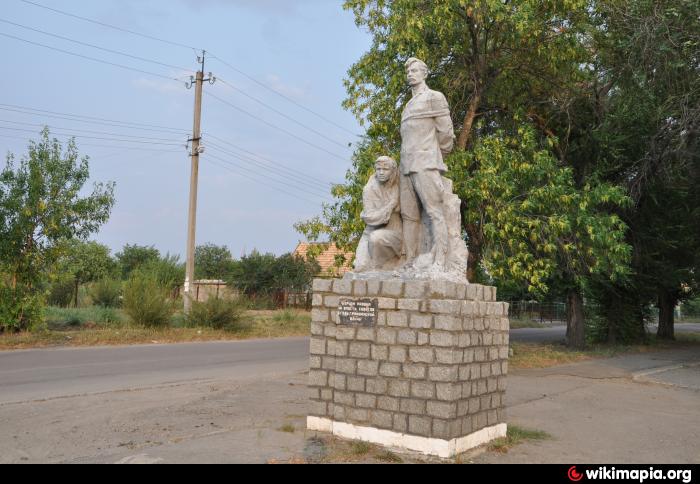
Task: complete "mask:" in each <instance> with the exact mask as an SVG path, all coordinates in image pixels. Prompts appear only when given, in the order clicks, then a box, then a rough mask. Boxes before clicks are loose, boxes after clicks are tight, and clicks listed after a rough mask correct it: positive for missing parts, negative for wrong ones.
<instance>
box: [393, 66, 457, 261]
mask: <svg viewBox="0 0 700 484" xmlns="http://www.w3.org/2000/svg"><path fill="white" fill-rule="evenodd" d="M406 75H407V78H408V83H409V85H410V86H411V89H412V91H413V98H412V99H411V100H410V101H409V102H408V104H407V105H406V108H405V109H404V111H403V115H402V117H401V180H400V185H401V217H402V219H403V238H404V241H403V243H404V252H405V254H404V255H405V260H406V267H416V266H419V267H420V268H427V267H429V266H433V267H434V268H435V269H437V270H438V271H440V270H444V269H445V266H446V264H447V257H448V250H449V248H450V235H449V234H448V226H447V221H446V213H445V201H446V200H445V196H446V188H448V187H445V185H444V184H443V178H442V175H443V173H445V172H447V167H446V166H445V163H444V162H443V156H445V155H447V154H448V153H450V152H451V151H452V147H453V144H454V130H453V126H452V119H451V118H450V109H449V106H448V104H447V100H446V99H445V96H444V95H443V94H442V93H440V92H437V91H433V90H431V89H429V88H428V86H427V85H426V83H425V79H426V78H427V76H428V66H427V65H426V64H425V63H424V62H423V61H421V60H419V59H416V58H415V57H411V58H410V59H408V61H406ZM449 188H450V193H451V187H449ZM424 227H425V228H424ZM419 256H420V258H419ZM417 259H418V260H417Z"/></svg>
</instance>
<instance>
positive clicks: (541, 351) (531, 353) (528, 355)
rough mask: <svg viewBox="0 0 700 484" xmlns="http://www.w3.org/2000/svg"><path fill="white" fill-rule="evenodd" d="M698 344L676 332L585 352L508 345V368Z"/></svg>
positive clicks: (697, 338)
mask: <svg viewBox="0 0 700 484" xmlns="http://www.w3.org/2000/svg"><path fill="white" fill-rule="evenodd" d="M699 343H700V333H676V340H675V341H666V340H658V339H656V336H654V335H652V336H650V338H649V342H648V343H647V344H632V345H607V344H595V345H590V346H588V347H587V348H586V349H584V350H573V349H569V348H567V347H566V346H564V344H562V343H519V342H511V344H510V348H511V351H512V353H511V357H510V359H509V362H508V367H509V368H510V369H532V368H549V367H551V366H558V365H567V364H571V363H577V362H580V361H587V360H593V359H598V358H612V357H614V356H618V355H622V354H630V353H647V352H650V351H658V350H664V349H673V348H678V347H682V346H687V345H695V344H699Z"/></svg>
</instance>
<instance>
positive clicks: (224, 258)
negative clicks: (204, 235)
mask: <svg viewBox="0 0 700 484" xmlns="http://www.w3.org/2000/svg"><path fill="white" fill-rule="evenodd" d="M232 265H233V258H232V257H231V251H230V250H229V249H228V247H226V246H225V245H224V246H218V245H214V244H204V245H199V246H197V248H196V249H195V251H194V267H195V276H196V277H197V279H217V280H218V279H224V278H225V277H226V276H227V275H228V274H229V273H230V272H231V270H232Z"/></svg>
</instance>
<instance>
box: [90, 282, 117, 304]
mask: <svg viewBox="0 0 700 484" xmlns="http://www.w3.org/2000/svg"><path fill="white" fill-rule="evenodd" d="M121 296H122V285H121V282H119V281H115V280H112V279H102V280H101V281H98V282H96V283H94V284H93V285H92V286H91V287H90V299H92V303H93V304H94V305H95V306H100V307H103V308H118V307H119V306H120V304H121Z"/></svg>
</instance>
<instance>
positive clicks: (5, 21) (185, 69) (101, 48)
mask: <svg viewBox="0 0 700 484" xmlns="http://www.w3.org/2000/svg"><path fill="white" fill-rule="evenodd" d="M0 22H3V23H5V24H9V25H13V26H15V27H20V28H22V29H25V30H30V31H32V32H37V33H40V34H43V35H48V36H49V37H54V38H56V39H61V40H65V41H67V42H72V43H74V44H78V45H82V46H85V47H90V48H93V49H98V50H101V51H104V52H109V53H110V54H117V55H121V56H124V57H129V58H131V59H135V60H139V61H141V62H148V63H151V64H156V65H159V66H163V67H169V68H171V69H178V70H181V71H185V72H189V73H194V71H193V70H192V69H188V68H186V67H180V66H175V65H172V64H167V63H165V62H160V61H157V60H154V59H148V58H146V57H140V56H137V55H133V54H129V53H127V52H122V51H119V50H114V49H108V48H106V47H100V46H99V45H95V44H90V43H89V42H83V41H81V40H76V39H71V38H70V37H65V36H63V35H58V34H54V33H51V32H47V31H45V30H41V29H35V28H33V27H28V26H26V25H22V24H18V23H16V22H11V21H9V20H6V19H3V18H0Z"/></svg>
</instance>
